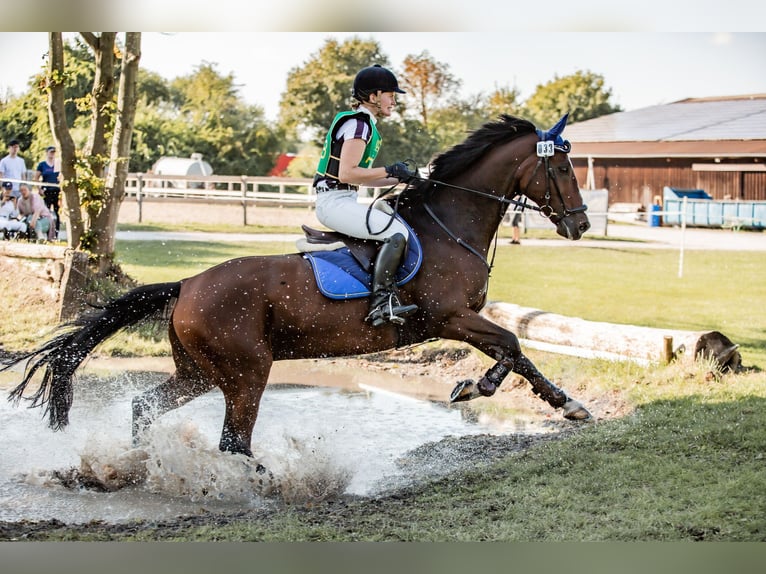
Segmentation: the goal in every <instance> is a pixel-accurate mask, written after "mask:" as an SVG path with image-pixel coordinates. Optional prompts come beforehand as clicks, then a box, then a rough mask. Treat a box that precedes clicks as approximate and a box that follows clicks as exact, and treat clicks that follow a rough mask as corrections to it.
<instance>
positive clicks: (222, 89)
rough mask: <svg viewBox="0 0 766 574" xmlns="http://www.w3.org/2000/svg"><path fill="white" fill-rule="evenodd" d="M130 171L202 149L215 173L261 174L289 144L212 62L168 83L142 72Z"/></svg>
mask: <svg viewBox="0 0 766 574" xmlns="http://www.w3.org/2000/svg"><path fill="white" fill-rule="evenodd" d="M141 78H142V79H141V82H140V89H139V93H140V97H141V100H140V101H141V105H139V107H138V109H137V113H136V121H135V127H134V136H133V153H132V155H131V164H130V166H131V171H148V170H150V169H151V168H152V165H153V164H154V163H155V162H156V161H157V160H158V159H159V158H160V157H162V156H179V157H189V156H190V155H191V154H192V153H201V154H202V156H203V157H204V158H205V159H206V161H208V162H209V163H210V164H211V165H212V167H213V170H214V172H215V173H217V174H220V175H265V174H266V173H267V172H268V171H269V170H270V169H271V168H272V167H273V165H274V162H275V161H276V157H277V156H278V155H279V153H281V152H282V151H285V147H286V146H289V145H290V142H289V140H288V139H287V138H286V137H285V134H284V133H283V132H282V131H281V130H279V129H278V128H274V127H272V126H271V125H270V124H269V123H268V122H267V121H266V120H265V119H264V116H263V110H262V109H261V108H260V107H258V106H249V105H246V104H245V103H243V102H242V100H241V98H240V97H239V95H238V93H237V86H236V84H235V78H234V76H233V74H228V75H225V76H224V75H221V74H219V73H218V71H217V70H216V67H215V65H213V64H207V63H206V64H202V65H200V66H199V67H198V68H197V69H196V70H195V71H194V72H193V73H192V74H190V75H188V76H183V77H178V78H175V79H174V80H172V81H171V82H169V83H165V82H163V81H162V79H161V78H160V77H159V76H157V75H156V74H155V75H146V76H143V75H142V76H141Z"/></svg>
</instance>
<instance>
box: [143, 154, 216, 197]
mask: <svg viewBox="0 0 766 574" xmlns="http://www.w3.org/2000/svg"><path fill="white" fill-rule="evenodd" d="M152 173H155V174H157V175H184V176H192V175H204V176H207V175H213V168H212V167H211V166H210V164H209V163H208V162H206V161H204V160H203V159H202V154H200V153H193V154H191V157H188V158H186V157H168V156H163V157H161V158H160V159H158V160H157V161H156V163H155V164H154V165H153V166H152ZM172 185H173V187H178V188H185V187H189V188H195V189H201V188H202V187H204V186H203V184H202V182H196V181H187V180H173V182H172Z"/></svg>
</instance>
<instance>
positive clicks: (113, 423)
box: [0, 373, 492, 523]
mask: <svg viewBox="0 0 766 574" xmlns="http://www.w3.org/2000/svg"><path fill="white" fill-rule="evenodd" d="M160 380H161V379H159V380H158V379H157V374H156V373H149V374H146V373H144V374H136V373H133V374H123V375H120V376H119V377H118V378H112V379H103V378H97V377H85V378H83V379H80V380H78V384H77V389H76V391H75V393H76V396H75V402H74V406H73V408H72V411H71V413H70V420H71V424H70V426H69V427H67V429H66V430H65V431H63V432H57V433H54V432H51V431H50V430H48V429H47V428H46V427H45V425H44V421H42V420H41V419H40V413H41V411H40V410H39V409H32V410H30V409H24V408H23V407H19V408H14V407H13V406H11V405H10V404H8V403H7V401H0V437H2V439H1V440H2V442H3V456H2V458H1V459H0V520H7V521H15V520H22V519H30V520H43V519H54V518H55V519H59V520H62V521H64V522H67V523H77V522H87V521H89V520H104V521H107V522H123V521H129V520H135V519H163V518H175V517H177V516H180V515H188V514H199V513H200V512H235V511H241V510H247V509H253V508H262V507H265V506H267V505H269V504H273V502H274V501H275V500H279V499H282V500H286V501H290V502H305V501H312V500H321V499H325V498H328V497H333V496H338V495H341V494H344V493H347V494H357V495H369V494H373V493H374V492H376V489H380V488H381V485H383V484H386V485H389V486H390V484H391V482H392V480H394V481H395V478H396V476H397V475H402V476H403V474H402V471H401V469H400V468H399V466H398V464H397V461H398V460H399V459H400V457H402V455H404V454H405V453H407V452H408V451H410V450H412V449H414V448H416V447H418V446H420V445H423V444H424V443H427V442H430V441H437V440H440V439H442V438H444V437H446V436H449V435H466V434H480V433H488V432H492V429H491V428H489V427H487V425H484V424H482V423H481V422H476V421H471V420H465V419H464V417H463V416H462V412H463V411H462V410H460V409H455V408H449V407H448V406H446V405H440V404H435V403H430V402H427V401H422V400H414V399H411V398H407V397H401V396H393V395H391V394H390V393H379V392H370V391H369V390H368V391H364V390H359V391H347V390H345V391H344V390H340V389H335V388H324V387H297V386H282V385H279V386H269V387H267V390H266V392H265V393H264V396H263V399H262V401H261V408H260V411H259V417H258V420H257V423H256V426H255V429H254V432H253V437H254V440H253V445H252V449H253V455H254V456H253V458H252V459H251V458H249V457H246V456H243V455H233V454H229V453H222V452H220V451H219V450H218V439H219V435H220V429H221V425H222V422H223V413H224V403H223V397H222V395H221V393H220V391H217V390H215V391H212V392H210V393H208V394H207V395H205V396H203V397H200V398H198V399H196V400H194V401H192V402H191V403H189V404H188V405H185V406H183V407H181V408H179V409H176V410H175V411H171V412H170V413H167V414H166V415H164V416H163V417H161V418H159V419H158V420H157V421H156V422H155V423H154V425H153V426H152V427H151V428H150V430H149V431H148V432H147V433H146V436H145V437H144V443H143V444H141V445H140V448H132V447H131V445H130V424H131V422H130V419H131V406H130V402H131V399H132V397H133V396H134V395H136V394H138V393H140V392H141V391H143V390H145V389H146V388H148V387H150V386H152V385H154V384H157V383H158V382H159V381H160ZM261 465H262V466H261ZM263 467H265V469H266V471H265V472H264V471H263Z"/></svg>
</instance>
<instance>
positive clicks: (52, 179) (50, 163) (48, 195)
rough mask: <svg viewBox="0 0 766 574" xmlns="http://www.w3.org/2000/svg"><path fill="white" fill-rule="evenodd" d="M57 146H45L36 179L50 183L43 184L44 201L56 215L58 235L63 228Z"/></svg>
mask: <svg viewBox="0 0 766 574" xmlns="http://www.w3.org/2000/svg"><path fill="white" fill-rule="evenodd" d="M56 167H57V166H56V148H55V147H53V146H48V147H47V148H45V159H44V160H43V161H41V162H40V163H38V164H37V171H36V172H35V181H42V182H43V183H47V184H50V185H43V186H42V192H43V193H42V196H43V201H45V206H46V207H47V208H48V209H49V210H51V211H52V212H53V213H54V214H55V215H56V237H58V233H59V229H61V216H60V215H59V211H60V210H59V205H60V190H61V188H60V187H59V170H58V169H56Z"/></svg>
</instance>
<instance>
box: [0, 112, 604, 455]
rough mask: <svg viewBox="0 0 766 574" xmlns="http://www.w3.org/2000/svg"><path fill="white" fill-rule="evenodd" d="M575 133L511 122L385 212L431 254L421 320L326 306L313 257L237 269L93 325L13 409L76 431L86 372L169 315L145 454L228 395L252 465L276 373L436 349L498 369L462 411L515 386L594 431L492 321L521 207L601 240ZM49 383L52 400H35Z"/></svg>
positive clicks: (147, 405)
mask: <svg viewBox="0 0 766 574" xmlns="http://www.w3.org/2000/svg"><path fill="white" fill-rule="evenodd" d="M565 124H566V116H565V117H564V118H562V120H561V121H560V122H559V123H558V124H557V126H554V128H552V129H551V130H550V131H547V132H543V131H541V130H538V129H536V127H535V126H534V125H533V124H532V123H530V122H528V121H526V120H523V119H520V118H515V117H512V116H508V115H501V116H500V117H499V118H498V119H497V120H495V121H491V122H487V123H486V124H484V125H483V126H482V127H480V128H478V129H477V130H475V131H474V132H472V133H471V134H469V135H468V137H467V138H466V139H465V141H463V142H462V143H460V144H458V145H456V146H454V147H453V148H451V149H449V150H447V151H446V152H443V153H442V154H440V155H439V156H437V157H436V159H435V160H434V161H433V162H432V171H431V175H430V177H428V178H427V179H419V180H418V181H417V182H415V183H410V184H409V185H408V186H407V187H406V189H404V190H403V191H402V192H401V193H400V194H399V196H398V198H396V197H393V196H392V197H390V198H387V199H385V201H387V202H388V203H389V205H390V206H396V210H397V211H398V213H399V214H400V216H401V217H402V219H403V220H404V221H406V222H407V223H408V224H409V226H410V227H411V229H412V230H414V233H415V234H416V235H417V237H418V239H419V240H420V243H421V246H422V254H423V258H422V265H421V267H420V269H419V271H418V273H417V274H416V275H415V276H414V277H413V278H412V279H411V280H410V281H409V282H408V283H406V284H405V285H403V286H402V287H401V289H400V297H401V299H402V301H403V302H404V303H405V304H409V303H414V304H416V305H417V306H418V311H417V312H416V313H415V314H414V315H412V316H410V317H409V318H408V320H407V323H406V324H405V325H394V324H391V323H387V324H385V325H384V326H381V327H372V326H370V325H369V324H368V323H365V321H364V317H365V316H366V314H367V301H366V300H365V299H364V298H356V299H347V300H333V299H330V298H328V297H325V296H324V295H322V294H321V293H320V291H319V290H318V288H317V285H316V282H315V278H314V276H313V274H312V270H311V269H310V265H309V263H307V261H306V259H305V258H304V256H303V255H302V254H301V253H290V254H284V255H273V256H252V257H242V258H236V259H231V260H229V261H226V262H224V263H221V264H219V265H216V266H214V267H212V268H210V269H207V270H206V271H203V272H201V273H199V274H198V275H195V276H192V277H189V278H186V279H183V280H180V281H175V282H169V283H158V284H151V285H145V286H141V287H138V288H136V289H133V290H131V291H129V292H127V293H126V294H125V295H123V296H121V297H119V298H117V299H115V300H113V301H111V302H109V303H108V304H106V305H105V306H104V307H103V308H101V309H100V310H99V311H98V312H97V313H95V314H93V313H90V314H84V315H83V316H81V317H79V318H78V319H77V320H75V321H74V324H73V325H70V328H69V329H67V330H65V331H64V332H63V333H61V334H59V335H57V336H56V337H55V338H53V339H51V340H50V341H48V342H47V343H45V344H43V345H42V346H40V347H39V348H38V349H36V350H34V351H31V352H28V353H26V354H24V355H23V356H21V357H19V358H16V359H15V360H14V362H13V363H11V364H9V365H6V366H4V367H3V370H5V369H8V368H9V367H10V366H12V365H13V364H16V363H20V362H22V361H25V360H28V362H27V365H26V368H25V371H24V375H23V380H22V382H21V383H20V384H19V385H18V386H17V387H16V388H15V389H13V391H11V393H10V396H9V400H15V401H16V402H18V401H19V400H20V399H21V398H25V399H27V400H28V401H30V402H31V406H32V407H38V406H45V414H47V415H48V416H49V426H50V427H51V428H52V429H54V430H58V429H61V428H63V427H65V426H66V425H67V424H68V423H69V416H68V413H69V410H70V407H71V404H72V400H73V375H74V373H75V371H76V370H77V368H78V367H79V366H80V364H81V363H82V362H83V361H84V360H85V358H86V357H87V356H88V355H89V354H90V353H91V351H92V350H93V349H94V348H95V347H96V346H97V345H98V344H99V343H100V342H102V341H103V340H105V339H106V338H108V337H110V336H111V335H113V334H114V333H116V332H118V331H119V330H121V329H123V328H125V327H128V326H130V325H133V324H136V323H138V322H140V321H142V320H145V319H147V318H150V317H156V316H157V315H158V313H160V312H163V311H164V312H166V314H167V315H166V317H167V319H168V321H169V328H168V335H169V339H170V345H171V349H172V355H173V361H174V363H175V372H174V373H173V374H172V375H171V376H170V377H169V378H168V379H167V380H166V381H164V382H163V383H161V384H159V385H158V386H156V387H154V388H152V389H149V390H147V391H145V392H144V393H142V394H140V395H138V396H136V397H135V398H134V399H133V402H132V408H133V421H132V434H133V440H134V444H136V445H137V444H138V442H139V438H140V437H141V435H142V433H143V431H144V430H145V429H146V428H148V426H149V425H150V424H151V422H152V420H154V419H156V418H157V417H158V416H160V415H162V414H163V413H166V412H168V411H170V410H172V409H175V408H177V407H180V406H182V405H183V404H185V403H187V402H189V401H191V400H192V399H194V398H196V397H199V396H201V395H202V394H204V393H206V392H208V391H210V390H211V389H213V388H214V387H219V388H220V389H221V391H222V392H223V397H224V401H225V415H224V421H223V429H222V431H221V437H220V442H219V448H220V450H222V451H227V452H231V453H242V454H245V455H248V456H252V451H251V442H252V432H253V426H254V425H255V421H256V417H257V416H258V407H259V404H260V400H261V396H262V394H263V391H264V389H265V387H266V384H267V380H268V377H269V371H270V369H271V366H272V364H273V362H274V361H281V360H287V359H302V358H321V357H340V356H350V355H360V354H365V353H372V352H380V351H384V350H388V349H392V348H399V347H402V346H406V345H411V344H415V343H418V342H423V341H427V340H433V339H451V340H455V341H462V342H465V343H468V344H469V345H472V346H473V347H475V348H476V349H478V350H480V351H481V352H483V353H485V354H486V355H488V356H490V357H492V358H493V359H494V360H495V361H496V363H495V364H494V365H493V366H492V367H491V368H490V369H489V370H488V371H487V372H486V373H485V374H484V375H483V376H482V377H481V378H480V379H479V381H478V382H473V381H463V382H461V383H458V385H457V386H456V387H455V390H454V391H453V393H452V396H451V400H452V401H460V400H467V399H470V398H473V397H475V396H490V395H492V394H493V393H494V392H495V390H496V388H497V387H498V386H499V385H500V383H501V382H502V381H503V379H504V378H505V377H506V376H507V375H508V374H509V373H510V372H514V373H517V374H519V375H521V376H522V377H524V378H525V379H526V380H527V381H528V382H529V383H530V384H531V386H532V391H533V392H534V393H535V394H537V395H539V396H540V398H541V399H542V400H545V401H547V402H548V403H549V404H550V406H551V407H553V408H561V409H562V410H563V413H564V416H565V417H566V418H568V419H572V420H582V419H588V418H590V413H589V412H588V411H587V409H586V408H585V407H584V406H583V405H581V404H580V403H579V402H578V401H576V400H574V399H573V398H571V397H569V396H568V395H567V394H566V392H565V391H564V390H562V389H560V388H558V387H557V386H556V385H554V384H553V383H552V382H551V381H549V380H548V379H547V378H545V377H544V376H543V375H542V374H541V373H540V372H539V371H538V370H537V368H536V367H535V366H534V365H533V364H532V362H531V361H530V360H529V359H528V358H527V357H526V356H525V355H524V354H523V353H522V352H521V348H520V345H519V340H518V338H517V337H516V336H515V335H514V334H513V333H511V332H509V331H508V330H506V329H504V328H502V327H500V326H498V325H496V324H494V323H492V322H491V321H489V320H487V319H485V318H484V317H483V316H481V315H480V314H479V311H480V310H481V309H482V307H483V306H484V305H485V303H486V300H487V288H488V280H489V272H490V269H491V263H489V262H488V256H489V253H490V251H491V250H492V246H493V238H494V239H495V241H496V234H497V230H498V227H499V225H500V222H501V221H502V219H503V215H504V214H505V211H506V210H507V208H508V206H509V205H510V204H513V203H519V202H518V200H516V199H514V198H521V197H522V196H526V198H528V199H529V200H531V201H532V202H534V203H535V204H536V205H534V206H533V205H531V204H530V205H527V208H531V209H536V210H538V211H540V212H541V213H542V214H543V215H544V216H546V217H548V218H549V219H550V221H551V222H552V223H553V224H554V225H555V226H556V230H557V232H558V233H559V235H562V236H563V237H565V238H568V239H571V240H577V239H579V238H580V237H581V236H582V234H583V233H585V231H587V230H588V228H589V227H590V224H589V222H588V218H587V216H586V214H585V210H586V209H587V207H586V206H585V205H583V202H582V197H581V195H580V192H579V188H578V184H577V179H576V177H575V174H574V170H573V167H572V164H571V162H570V160H569V156H568V151H569V142H567V141H566V140H563V139H562V138H561V135H560V132H561V131H562V130H563V127H564V125H565ZM541 149H543V152H541V151H540V150H541ZM545 150H547V151H545ZM525 203H526V201H525ZM495 245H496V243H495ZM38 371H41V372H42V373H43V375H42V377H41V382H40V383H39V387H38V388H37V390H36V392H34V393H31V396H25V389H26V387H27V385H28V384H29V383H30V382H31V380H32V379H33V376H34V375H35V373H37V372H38ZM38 378H39V377H36V378H35V380H37V379H38Z"/></svg>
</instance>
